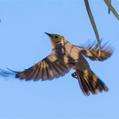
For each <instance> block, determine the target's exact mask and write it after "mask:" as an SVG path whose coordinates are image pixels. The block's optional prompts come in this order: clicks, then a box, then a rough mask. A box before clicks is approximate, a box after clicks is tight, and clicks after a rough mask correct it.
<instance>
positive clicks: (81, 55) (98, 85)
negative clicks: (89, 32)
mask: <svg viewBox="0 0 119 119" xmlns="http://www.w3.org/2000/svg"><path fill="white" fill-rule="evenodd" d="M45 34H47V35H48V36H49V38H50V40H51V43H52V50H51V53H50V54H49V55H48V56H47V57H45V58H44V59H42V60H41V61H39V62H38V63H36V64H35V65H33V66H31V67H30V68H28V69H25V70H24V71H19V72H18V71H14V72H12V73H13V74H14V75H15V77H16V78H19V79H22V80H26V81H28V80H34V81H37V80H43V81H45V80H52V79H56V78H59V77H61V76H64V75H65V74H66V73H68V72H69V71H70V70H71V69H74V73H73V74H72V75H71V76H72V77H74V78H75V79H77V81H78V83H79V85H80V87H81V90H82V91H83V93H84V95H87V96H88V95H90V93H92V94H97V93H98V92H102V91H108V87H107V86H106V85H105V83H104V82H103V81H102V80H100V78H99V77H98V76H97V75H96V74H95V73H94V72H93V71H92V70H91V68H90V66H89V64H88V62H87V60H86V57H87V58H89V59H91V60H93V61H104V60H106V59H107V58H109V57H110V56H111V55H112V50H111V49H110V47H108V46H107V45H105V46H103V47H102V48H101V50H100V54H99V53H98V49H97V46H96V45H92V46H89V47H80V46H77V45H74V44H72V43H70V42H69V41H68V40H66V39H65V38H64V36H61V35H58V34H50V33H45ZM0 74H1V75H3V76H5V75H7V74H10V73H8V72H7V71H5V70H1V71H0Z"/></svg>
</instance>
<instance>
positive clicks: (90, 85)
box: [72, 70, 108, 96]
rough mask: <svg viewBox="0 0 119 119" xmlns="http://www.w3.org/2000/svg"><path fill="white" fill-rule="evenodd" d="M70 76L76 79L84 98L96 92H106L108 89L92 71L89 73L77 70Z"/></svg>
mask: <svg viewBox="0 0 119 119" xmlns="http://www.w3.org/2000/svg"><path fill="white" fill-rule="evenodd" d="M72 76H73V77H74V78H76V79H78V82H79V85H80V87H81V90H82V92H83V93H84V95H86V96H89V95H90V93H92V94H97V93H98V92H102V91H105V92H107V91H108V87H107V86H106V85H105V84H104V82H103V81H101V80H100V79H99V78H98V77H97V76H96V74H95V73H94V72H93V71H91V72H90V73H89V71H88V70H85V71H79V70H77V71H76V72H74V73H73V74H72Z"/></svg>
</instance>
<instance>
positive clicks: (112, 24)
mask: <svg viewBox="0 0 119 119" xmlns="http://www.w3.org/2000/svg"><path fill="white" fill-rule="evenodd" d="M112 2H113V5H114V6H115V7H116V9H117V10H118V11H119V1H118V0H112ZM90 4H91V8H92V11H93V14H94V17H95V20H96V22H97V25H98V29H99V33H100V36H101V38H102V39H103V41H104V42H106V41H109V42H110V44H111V46H112V47H113V49H114V54H113V56H112V57H111V58H110V59H109V60H106V61H104V62H92V61H90V60H88V61H89V63H90V65H91V67H92V69H93V71H94V72H95V73H96V74H97V75H98V76H99V77H100V78H101V79H102V80H103V81H104V82H105V83H106V84H107V85H108V87H109V89H110V90H109V92H108V93H101V94H98V95H96V96H92V95H91V96H89V97H86V96H84V95H83V94H82V92H81V90H80V88H79V85H78V82H77V81H76V80H75V79H73V78H72V77H71V72H72V71H71V72H70V73H69V74H67V75H66V76H64V77H62V78H59V79H56V80H53V81H45V82H41V81H38V82H33V81H30V82H25V81H20V80H19V79H14V78H12V77H11V78H7V79H6V78H3V77H0V118H1V119H34V118H35V119H95V118H96V119H112V118H115V119H118V118H119V94H118V90H119V88H118V87H119V79H118V77H119V76H118V74H119V69H118V61H119V53H118V52H119V22H118V21H117V19H116V18H115V17H114V16H113V15H112V14H110V15H108V14H107V7H106V5H105V4H104V2H103V1H102V0H93V1H91V2H90ZM0 19H1V23H0V54H1V58H0V67H1V68H3V69H5V68H6V67H9V68H11V69H13V70H23V69H25V68H28V67H30V66H32V65H33V64H34V63H36V62H38V61H39V60H41V59H42V58H43V57H45V56H46V55H48V54H49V53H50V50H51V44H50V40H49V38H48V37H47V36H46V35H45V34H44V32H50V33H58V34H61V35H64V36H65V37H66V39H68V40H69V41H70V42H72V43H74V44H77V45H83V44H86V43H89V42H93V41H94V40H95V35H94V32H93V30H92V28H91V25H90V22H89V19H88V16H87V13H86V9H85V6H84V2H83V0H0Z"/></svg>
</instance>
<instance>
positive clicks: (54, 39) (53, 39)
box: [45, 32, 65, 45]
mask: <svg viewBox="0 0 119 119" xmlns="http://www.w3.org/2000/svg"><path fill="white" fill-rule="evenodd" d="M45 34H46V35H48V36H49V37H50V39H51V42H52V43H53V45H58V44H62V45H63V44H64V42H65V39H64V37H63V36H60V35H58V34H50V33H47V32H45Z"/></svg>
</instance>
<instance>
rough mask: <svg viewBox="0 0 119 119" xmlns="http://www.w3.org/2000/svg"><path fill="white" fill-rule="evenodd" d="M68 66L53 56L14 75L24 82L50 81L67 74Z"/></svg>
mask: <svg viewBox="0 0 119 119" xmlns="http://www.w3.org/2000/svg"><path fill="white" fill-rule="evenodd" d="M69 70H70V68H69V67H68V64H66V63H63V61H61V60H59V59H58V58H57V56H55V55H49V56H47V57H46V58H44V59H43V60H41V61H40V62H38V63H37V64H35V65H34V66H32V67H30V68H28V69H26V70H24V71H22V72H17V73H16V78H20V79H25V80H40V79H41V80H52V79H54V78H58V77H60V76H64V75H65V74H66V73H68V72H69Z"/></svg>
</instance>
